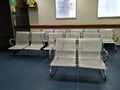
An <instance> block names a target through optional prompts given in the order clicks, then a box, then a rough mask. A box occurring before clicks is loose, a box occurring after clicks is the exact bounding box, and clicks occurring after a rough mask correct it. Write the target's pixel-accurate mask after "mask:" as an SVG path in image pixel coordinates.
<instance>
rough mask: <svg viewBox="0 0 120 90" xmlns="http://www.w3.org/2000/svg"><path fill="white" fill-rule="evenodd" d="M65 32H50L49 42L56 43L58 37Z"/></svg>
mask: <svg viewBox="0 0 120 90" xmlns="http://www.w3.org/2000/svg"><path fill="white" fill-rule="evenodd" d="M62 37H63V33H62V32H59V33H58V32H51V33H49V43H55V41H56V39H57V38H62Z"/></svg>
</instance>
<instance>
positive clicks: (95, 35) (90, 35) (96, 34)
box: [83, 32, 100, 38]
mask: <svg viewBox="0 0 120 90" xmlns="http://www.w3.org/2000/svg"><path fill="white" fill-rule="evenodd" d="M83 38H100V33H99V32H84V33H83Z"/></svg>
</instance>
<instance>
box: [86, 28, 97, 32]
mask: <svg viewBox="0 0 120 90" xmlns="http://www.w3.org/2000/svg"><path fill="white" fill-rule="evenodd" d="M84 32H98V29H97V28H85V29H84Z"/></svg>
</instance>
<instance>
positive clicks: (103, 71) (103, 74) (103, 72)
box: [101, 70, 107, 81]
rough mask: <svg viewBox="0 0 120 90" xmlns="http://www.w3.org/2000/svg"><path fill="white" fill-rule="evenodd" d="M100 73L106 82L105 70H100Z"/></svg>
mask: <svg viewBox="0 0 120 90" xmlns="http://www.w3.org/2000/svg"><path fill="white" fill-rule="evenodd" d="M101 72H102V76H103V80H104V81H107V76H106V71H105V70H101Z"/></svg>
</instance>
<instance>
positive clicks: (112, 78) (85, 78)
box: [0, 47, 120, 90]
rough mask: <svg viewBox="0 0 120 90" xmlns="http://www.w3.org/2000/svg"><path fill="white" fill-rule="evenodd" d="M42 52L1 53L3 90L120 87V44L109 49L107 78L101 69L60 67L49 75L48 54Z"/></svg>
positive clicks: (0, 84)
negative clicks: (115, 50) (115, 48)
mask: <svg viewBox="0 0 120 90" xmlns="http://www.w3.org/2000/svg"><path fill="white" fill-rule="evenodd" d="M43 54H44V53H43V52H40V51H20V52H18V53H17V54H16V55H12V52H0V90H120V84H119V83H120V47H118V50H117V52H114V51H113V50H109V59H108V61H107V62H106V66H107V68H108V69H107V81H106V82H105V81H104V80H103V79H102V76H101V73H100V71H99V70H91V69H80V68H65V67H59V68H58V69H57V72H56V73H55V75H54V77H52V78H50V77H49V68H50V66H49V64H50V59H49V57H45V56H43Z"/></svg>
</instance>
